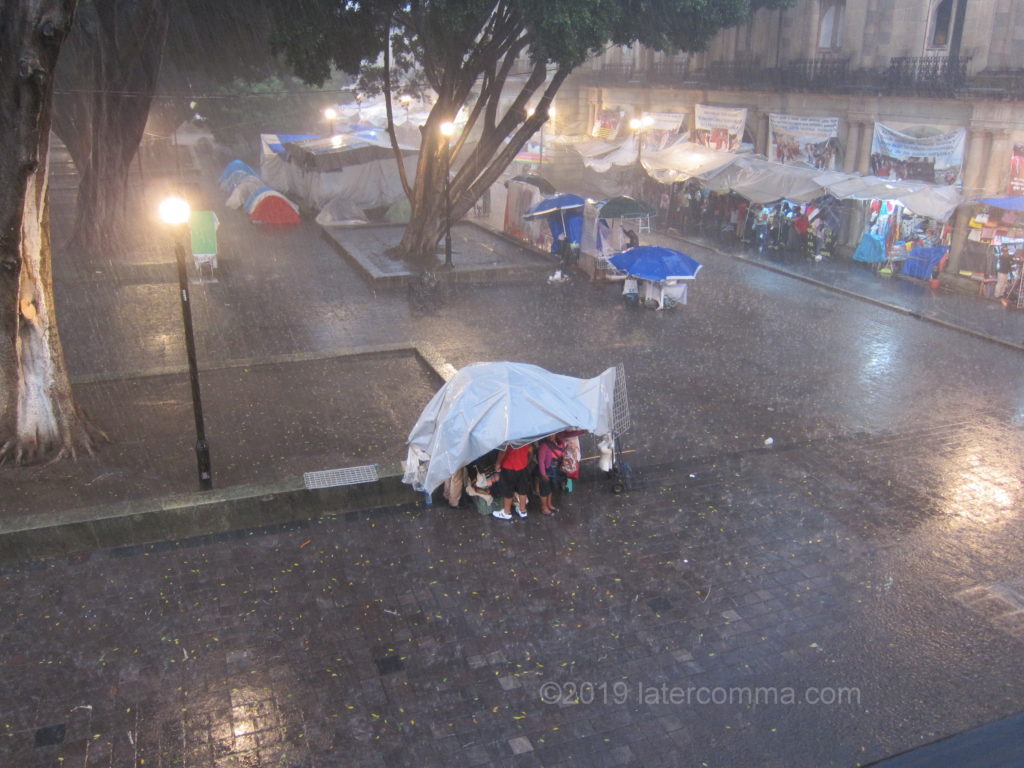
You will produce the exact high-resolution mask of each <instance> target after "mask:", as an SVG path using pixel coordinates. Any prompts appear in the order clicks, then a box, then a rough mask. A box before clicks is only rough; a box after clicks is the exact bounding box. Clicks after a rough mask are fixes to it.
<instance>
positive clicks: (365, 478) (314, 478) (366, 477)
mask: <svg viewBox="0 0 1024 768" xmlns="http://www.w3.org/2000/svg"><path fill="white" fill-rule="evenodd" d="M377 480H378V477H377V465H376V464H367V465H366V466H362V467H345V468H344V469H323V470H320V471H319V472H306V473H305V474H303V476H302V482H304V483H305V484H306V489H307V490H310V491H312V490H315V489H317V488H334V487H336V486H339V485H358V484H359V483H375V482H377Z"/></svg>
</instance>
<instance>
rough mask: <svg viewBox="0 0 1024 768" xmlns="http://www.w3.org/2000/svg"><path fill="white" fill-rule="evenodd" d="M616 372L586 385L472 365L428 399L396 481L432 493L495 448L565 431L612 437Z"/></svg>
mask: <svg viewBox="0 0 1024 768" xmlns="http://www.w3.org/2000/svg"><path fill="white" fill-rule="evenodd" d="M616 375H617V372H616V369H615V368H609V369H607V370H606V371H604V373H602V374H601V375H599V376H595V377H594V378H592V379H577V378H573V377H571V376H563V375H561V374H556V373H551V372H550V371H546V370H544V369H543V368H539V367H538V366H535V365H527V364H525V363H509V362H499V363H475V364H473V365H468V366H466V367H465V368H462V369H461V370H459V371H458V372H457V373H456V374H455V375H454V376H453V377H452V378H451V379H450V380H449V381H448V382H447V383H446V384H445V385H444V386H443V387H441V389H440V390H439V391H438V392H437V394H435V395H434V397H433V398H432V399H431V401H430V402H429V403H428V404H427V407H426V408H424V409H423V412H422V413H421V414H420V417H419V419H418V420H417V422H416V425H415V426H414V427H413V428H412V431H411V432H410V433H409V439H408V443H409V454H408V458H407V460H406V463H405V475H404V477H403V478H402V481H403V482H405V483H408V484H409V485H412V486H413V487H414V488H415V489H416V490H419V491H427V492H432V491H434V489H436V488H437V487H438V486H439V485H441V483H443V482H444V480H445V478H447V477H449V476H451V475H453V474H454V473H455V472H456V471H458V470H459V469H461V468H462V467H464V466H466V465H467V464H469V463H470V462H472V461H473V460H474V459H478V458H479V457H481V456H483V455H484V454H486V453H488V452H489V451H492V450H494V449H495V448H500V447H502V446H504V445H507V444H509V443H515V444H523V443H530V442H534V441H536V440H540V439H541V438H543V437H545V436H547V435H551V434H554V433H556V432H561V431H563V430H566V429H581V430H586V431H588V432H592V433H594V434H596V435H608V434H611V433H612V432H613V429H614V426H615V425H614V405H615V389H616V387H615V384H616V381H615V379H616Z"/></svg>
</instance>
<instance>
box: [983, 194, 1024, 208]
mask: <svg viewBox="0 0 1024 768" xmlns="http://www.w3.org/2000/svg"><path fill="white" fill-rule="evenodd" d="M974 202H976V203H984V204H985V205H991V206H992V207H993V208H1001V209H1003V210H1004V211H1024V197H983V198H982V199H980V200H975V201H974Z"/></svg>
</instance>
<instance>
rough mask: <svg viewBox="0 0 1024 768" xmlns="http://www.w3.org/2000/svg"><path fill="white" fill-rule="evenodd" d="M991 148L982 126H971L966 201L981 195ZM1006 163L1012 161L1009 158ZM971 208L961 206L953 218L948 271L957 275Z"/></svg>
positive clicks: (965, 185) (967, 159) (964, 245)
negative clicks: (986, 159) (986, 160)
mask: <svg viewBox="0 0 1024 768" xmlns="http://www.w3.org/2000/svg"><path fill="white" fill-rule="evenodd" d="M989 147H990V142H989V137H988V134H987V132H986V131H985V130H983V129H982V128H981V127H980V126H971V128H970V129H969V130H968V132H967V150H966V152H965V155H964V171H963V178H964V190H963V192H964V200H965V201H969V200H973V199H974V198H975V197H978V195H979V194H981V186H982V183H983V181H984V179H985V175H986V173H985V172H986V162H985V158H986V157H987V156H988V150H989ZM1006 162H1007V163H1009V162H1010V159H1009V157H1007V159H1006ZM970 219H971V215H970V206H967V205H961V206H960V208H959V209H958V210H957V212H956V216H955V217H954V218H953V240H952V242H951V243H950V247H949V267H948V271H950V272H952V273H953V274H956V273H957V272H958V271H959V270H960V263H961V261H962V260H963V259H962V256H963V252H964V249H965V248H966V247H967V233H968V230H969V228H968V226H967V223H968V222H969V221H970Z"/></svg>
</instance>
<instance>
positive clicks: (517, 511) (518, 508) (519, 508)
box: [516, 504, 526, 517]
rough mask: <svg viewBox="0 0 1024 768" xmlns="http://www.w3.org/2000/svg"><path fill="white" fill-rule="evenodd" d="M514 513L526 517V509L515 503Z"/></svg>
mask: <svg viewBox="0 0 1024 768" xmlns="http://www.w3.org/2000/svg"><path fill="white" fill-rule="evenodd" d="M516 514H517V515H519V516H520V517H526V510H525V509H523V508H522V507H520V506H519V505H518V504H516Z"/></svg>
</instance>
